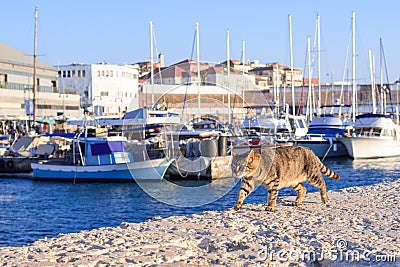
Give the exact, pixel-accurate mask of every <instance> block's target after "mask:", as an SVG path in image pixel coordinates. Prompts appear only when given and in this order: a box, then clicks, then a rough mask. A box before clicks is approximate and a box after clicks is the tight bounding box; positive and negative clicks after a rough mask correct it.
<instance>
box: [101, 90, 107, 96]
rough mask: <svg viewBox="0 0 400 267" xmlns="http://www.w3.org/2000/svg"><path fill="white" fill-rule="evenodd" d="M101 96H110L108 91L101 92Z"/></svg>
mask: <svg viewBox="0 0 400 267" xmlns="http://www.w3.org/2000/svg"><path fill="white" fill-rule="evenodd" d="M100 96H108V92H104V91H103V92H100Z"/></svg>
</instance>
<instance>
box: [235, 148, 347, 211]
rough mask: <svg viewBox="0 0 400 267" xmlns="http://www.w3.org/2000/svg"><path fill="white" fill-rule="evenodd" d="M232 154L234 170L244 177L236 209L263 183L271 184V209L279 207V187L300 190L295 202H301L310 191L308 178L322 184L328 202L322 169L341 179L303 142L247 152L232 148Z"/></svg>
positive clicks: (269, 196)
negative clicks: (307, 185) (238, 151)
mask: <svg viewBox="0 0 400 267" xmlns="http://www.w3.org/2000/svg"><path fill="white" fill-rule="evenodd" d="M232 156H233V157H232V173H233V174H234V175H235V176H237V177H240V178H241V179H242V187H241V188H240V191H239V195H238V197H237V200H236V203H235V206H234V207H233V209H234V210H238V209H240V208H241V207H242V204H243V201H244V199H245V198H246V197H247V196H248V195H249V194H250V193H251V192H252V191H253V189H254V188H255V186H257V185H260V184H263V185H264V186H266V187H267V188H268V206H267V207H266V210H267V211H274V210H275V203H276V198H277V196H278V190H279V189H280V188H282V187H288V186H290V187H292V188H293V189H294V190H296V191H297V194H298V196H297V198H296V200H295V201H294V202H293V206H298V205H301V203H302V201H303V199H304V197H305V195H306V188H305V186H304V184H303V182H305V181H307V182H308V183H310V184H312V185H314V186H316V187H317V188H319V189H320V191H321V199H322V202H323V203H327V202H328V196H327V193H326V184H325V180H324V178H323V177H322V175H321V173H322V174H324V175H325V176H327V177H329V178H333V179H336V180H339V175H338V174H337V173H336V172H334V171H332V170H330V169H328V168H327V167H326V166H325V165H324V164H323V163H322V162H321V161H320V160H319V158H318V157H317V156H316V155H315V154H314V153H313V152H312V151H311V150H310V149H309V148H304V147H301V146H291V147H283V148H278V149H276V150H273V149H271V148H266V147H263V148H259V149H254V150H250V152H248V153H244V154H238V153H235V152H232Z"/></svg>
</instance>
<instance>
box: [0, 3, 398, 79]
mask: <svg viewBox="0 0 400 267" xmlns="http://www.w3.org/2000/svg"><path fill="white" fill-rule="evenodd" d="M1 2H2V3H1V16H0V25H1V26H2V27H1V28H2V30H1V31H0V41H1V42H4V43H6V44H8V45H11V46H13V47H15V48H17V49H19V50H21V51H23V52H25V53H27V54H33V25H34V24H33V21H34V8H35V6H38V8H39V21H38V46H37V47H38V54H39V59H40V60H42V61H44V62H46V63H48V64H51V65H64V64H70V63H72V62H81V63H97V62H102V61H105V62H108V63H114V64H121V63H134V62H138V61H148V60H149V59H150V37H149V21H150V20H152V21H153V24H154V32H155V39H156V50H157V51H158V52H161V53H163V54H164V55H165V61H166V64H167V65H169V64H173V63H176V62H179V61H181V60H183V59H187V58H190V57H191V54H192V44H193V41H194V32H195V23H196V22H199V26H200V58H201V61H209V62H221V61H224V60H225V59H226V31H227V30H228V29H229V31H230V36H231V41H230V44H231V58H233V59H241V54H242V40H245V41H246V58H247V59H258V60H260V62H261V63H270V62H276V61H279V62H280V63H282V64H286V65H290V52H289V30H288V15H289V14H291V15H292V21H293V45H294V64H295V67H298V68H301V69H303V70H304V68H305V63H306V44H307V36H311V39H312V41H311V43H312V44H313V42H314V41H313V40H314V35H315V27H316V26H315V25H316V16H317V14H319V15H320V17H321V50H322V53H321V57H322V58H321V72H322V77H321V78H322V80H323V81H330V80H331V77H330V76H327V74H328V73H329V75H331V73H332V72H333V76H334V80H335V81H341V80H342V76H343V72H344V68H345V65H346V64H345V57H346V49H347V46H348V40H349V33H350V30H351V13H352V11H355V12H356V31H357V32H356V43H357V44H356V46H357V71H356V73H357V80H358V81H359V82H360V83H369V81H370V76H369V58H368V50H369V49H371V50H372V52H373V54H374V55H375V61H376V68H377V75H378V82H379V38H382V40H383V44H384V51H385V55H386V62H387V69H388V74H389V80H390V82H394V81H395V80H397V79H398V77H399V76H400V35H399V34H398V31H399V29H398V27H399V25H400V22H399V17H400V1H396V0H392V1H376V0H375V1H369V0H363V1H361V0H358V1H354V0H347V1H346V0H335V1H333V0H330V1H325V0H319V1H311V0H309V1H292V0H288V1H262V0H259V1H257V0H256V1H232V0H231V1H227V0H202V1H177V0H176V1H161V0H153V1H134V0H115V1H102V0H97V1H94V0H91V1H90V0H87V1H86V0H85V1H83V0H69V1H58V0H55V1H49V0H48V1H44V0H42V1H39V0H36V1H34V0H18V1H16V0H3V1H1ZM195 55H196V53H194V57H195ZM350 55H351V48H350ZM315 61H316V56H315ZM315 64H316V63H315ZM347 68H348V69H351V61H349V63H348V64H347ZM314 73H315V75H313V76H315V77H316V76H317V74H316V68H315V71H314ZM385 81H386V79H385Z"/></svg>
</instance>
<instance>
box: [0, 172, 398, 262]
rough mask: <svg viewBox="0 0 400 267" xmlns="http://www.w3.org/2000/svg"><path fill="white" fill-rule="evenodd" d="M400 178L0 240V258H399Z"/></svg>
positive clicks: (185, 260)
mask: <svg viewBox="0 0 400 267" xmlns="http://www.w3.org/2000/svg"><path fill="white" fill-rule="evenodd" d="M399 190H400V180H395V181H393V182H383V183H379V184H375V185H372V186H362V187H349V188H345V189H341V190H337V191H329V192H328V195H329V197H330V202H329V204H328V205H326V206H325V205H323V204H322V203H321V201H320V196H319V193H310V194H308V195H307V196H306V199H305V201H304V203H303V205H302V206H300V207H292V206H291V205H290V202H291V201H293V200H294V197H282V198H279V199H278V203H277V206H276V212H274V213H268V212H265V211H264V208H265V206H264V204H247V205H244V206H243V208H242V209H241V210H239V211H238V212H233V211H230V210H229V211H207V212H203V213H200V214H193V215H189V216H172V217H168V218H161V217H154V218H153V219H152V220H149V221H146V222H143V223H128V222H124V223H121V225H119V226H118V227H114V228H100V229H95V230H91V231H82V232H79V233H71V234H65V235H59V236H57V237H55V238H48V239H41V240H38V241H36V242H35V243H33V244H32V245H29V246H23V247H2V248H0V263H1V264H0V265H1V266H160V265H161V266H186V265H196V266H208V265H216V266H268V265H270V266H289V265H290V266H292V265H293V264H294V263H296V264H297V265H299V266H310V265H312V262H314V263H315V262H318V264H320V265H321V266H349V265H350V266H352V265H356V266H358V265H360V266H399V265H400V242H399V240H400V236H399V235H400V216H399V215H400V214H399V206H398V205H399V203H400V197H399Z"/></svg>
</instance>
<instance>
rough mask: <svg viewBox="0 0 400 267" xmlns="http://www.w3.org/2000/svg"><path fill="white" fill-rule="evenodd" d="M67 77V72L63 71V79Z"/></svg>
mask: <svg viewBox="0 0 400 267" xmlns="http://www.w3.org/2000/svg"><path fill="white" fill-rule="evenodd" d="M65 77H67V71H65V70H63V78H65Z"/></svg>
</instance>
